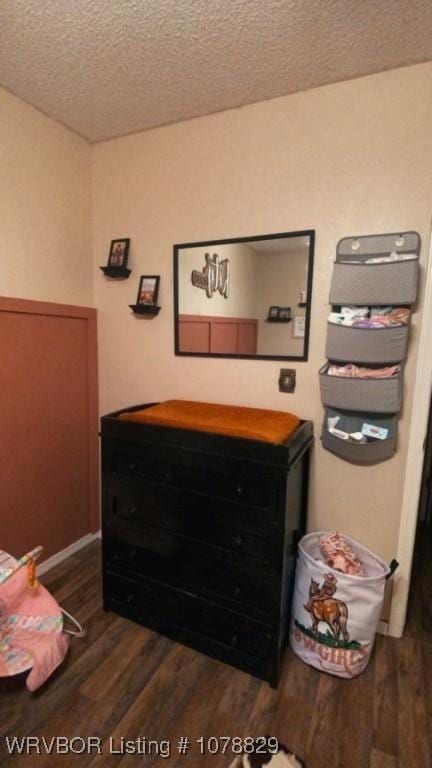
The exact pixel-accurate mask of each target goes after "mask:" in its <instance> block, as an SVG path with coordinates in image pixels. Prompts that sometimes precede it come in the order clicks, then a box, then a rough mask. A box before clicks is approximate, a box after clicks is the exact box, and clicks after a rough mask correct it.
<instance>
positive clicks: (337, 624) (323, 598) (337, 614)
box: [303, 573, 349, 643]
mask: <svg viewBox="0 0 432 768" xmlns="http://www.w3.org/2000/svg"><path fill="white" fill-rule="evenodd" d="M336 589H337V579H336V576H334V575H333V574H332V573H326V575H325V576H324V583H323V584H322V586H321V587H320V586H319V584H318V582H317V581H315V580H314V579H311V584H310V587H309V599H308V601H307V603H306V604H305V605H304V606H303V607H304V608H305V610H306V611H307V612H308V613H310V614H311V619H312V631H313V632H314V634H316V635H318V625H319V623H320V621H323V622H325V623H326V624H327V625H328V626H329V627H330V630H331V633H332V635H333V638H334V640H335V642H336V643H338V642H339V638H340V636H341V634H342V637H343V640H344V642H345V643H348V642H349V634H348V630H347V621H348V608H347V605H346V603H344V602H343V601H342V600H338V599H337V598H335V597H333V595H334V594H335V592H336Z"/></svg>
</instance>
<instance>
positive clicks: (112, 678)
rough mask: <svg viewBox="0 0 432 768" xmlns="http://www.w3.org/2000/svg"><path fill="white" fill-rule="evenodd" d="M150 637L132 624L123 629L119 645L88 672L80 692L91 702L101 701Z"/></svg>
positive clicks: (143, 630)
mask: <svg viewBox="0 0 432 768" xmlns="http://www.w3.org/2000/svg"><path fill="white" fill-rule="evenodd" d="M151 636H152V633H151V632H150V631H149V630H146V629H144V627H138V626H135V625H134V624H131V625H130V626H128V627H125V630H124V633H123V636H122V638H121V640H120V642H119V644H118V645H117V646H116V647H115V648H114V650H113V651H112V652H111V653H110V654H109V655H108V656H107V657H106V658H105V659H104V660H103V661H102V662H101V664H99V665H98V666H97V667H96V669H95V670H94V671H93V672H90V674H89V675H88V677H87V678H86V680H85V681H84V683H83V685H82V686H81V688H80V692H81V693H82V694H83V695H84V696H87V698H88V699H90V700H92V701H101V700H103V699H104V698H105V697H106V695H107V693H108V691H109V690H110V689H111V688H112V687H113V686H114V685H116V684H117V682H118V680H119V678H120V677H121V676H122V675H123V674H124V672H125V671H126V669H127V668H128V667H129V666H130V664H131V663H132V661H133V660H134V659H135V658H136V656H137V655H138V654H139V652H140V651H141V650H142V648H143V646H144V645H145V641H146V640H149V639H150V638H151Z"/></svg>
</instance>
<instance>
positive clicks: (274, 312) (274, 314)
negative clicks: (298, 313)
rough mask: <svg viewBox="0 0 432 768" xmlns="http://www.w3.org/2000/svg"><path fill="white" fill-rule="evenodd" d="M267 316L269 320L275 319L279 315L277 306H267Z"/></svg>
mask: <svg viewBox="0 0 432 768" xmlns="http://www.w3.org/2000/svg"><path fill="white" fill-rule="evenodd" d="M267 317H268V318H269V320H277V319H278V317H279V307H269V311H268V315H267Z"/></svg>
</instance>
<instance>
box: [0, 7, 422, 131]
mask: <svg viewBox="0 0 432 768" xmlns="http://www.w3.org/2000/svg"><path fill="white" fill-rule="evenodd" d="M430 59H432V4H431V0H207V1H206V0H0V84H2V85H3V86H4V87H6V88H7V89H8V90H10V91H11V92H12V93H15V94H16V95H17V96H20V97H21V98H23V99H24V100H26V101H28V102H29V103H30V104H33V105H34V106H35V107H38V108H39V109H40V110H42V111H43V112H45V113H46V114H48V115H50V116H51V117H53V118H55V119H57V120H59V121H60V122H62V123H63V124H65V125H67V126H69V127H70V128H72V129H73V130H75V131H76V132H77V133H79V134H81V135H82V136H84V137H86V138H88V139H90V140H91V141H100V140H102V139H107V138H111V137H114V136H120V135H122V134H126V133H131V132H134V131H140V130H143V129H146V128H152V127H154V126H157V125H163V124H166V123H172V122H177V121H180V120H185V119H188V118H191V117H196V116H199V115H205V114H209V113H211V112H217V111H221V110H224V109H229V108H232V107H237V106H241V105H244V104H248V103H251V102H255V101H262V100H264V99H269V98H273V97H276V96H282V95H284V94H288V93H293V92H295V91H300V90H306V89H308V88H312V87H315V86H318V85H323V84H325V83H331V82H336V81H339V80H347V79H349V78H353V77H358V76H361V75H364V74H369V73H372V72H379V71H382V70H385V69H393V68H396V67H400V66H405V65H408V64H414V63H417V62H421V61H427V60H430Z"/></svg>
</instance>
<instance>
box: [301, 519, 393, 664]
mask: <svg viewBox="0 0 432 768" xmlns="http://www.w3.org/2000/svg"><path fill="white" fill-rule="evenodd" d="M322 534H323V532H315V533H310V534H308V535H307V536H304V537H303V538H302V539H301V541H300V543H299V548H298V558H297V568H296V579H295V588H294V597H293V604H292V611H291V628H290V645H291V648H292V650H293V651H294V653H295V654H296V655H297V656H299V657H300V658H301V659H302V660H303V661H305V662H306V663H307V664H310V665H311V666H313V667H316V668H317V669H319V670H322V671H324V672H329V673H330V674H332V675H337V676H338V677H347V678H352V677H356V676H357V675H359V674H360V673H361V672H363V670H364V669H365V668H366V666H367V664H368V661H369V658H370V656H371V653H372V648H373V643H374V639H375V633H376V628H377V625H378V622H379V620H380V616H381V611H382V607H383V600H384V587H385V582H386V579H387V578H388V577H389V576H390V575H391V573H392V570H394V569H392V568H391V567H389V566H388V565H387V564H386V563H385V562H384V561H383V560H381V559H380V558H379V557H377V556H376V555H374V554H373V553H372V552H370V551H369V550H368V549H366V548H365V547H363V546H362V545H361V544H358V543H357V542H355V541H353V540H352V539H350V538H349V537H348V536H344V538H345V540H346V541H347V542H348V543H349V544H350V546H351V547H352V549H353V550H354V552H355V553H356V555H357V556H358V558H359V559H360V560H361V562H362V565H363V568H364V572H365V576H350V575H348V574H345V573H341V572H340V571H336V570H334V569H333V568H330V567H329V566H328V565H326V563H325V562H324V561H323V559H322V554H321V550H320V544H319V539H320V536H321V535H322ZM393 562H394V563H395V561H393ZM396 565H397V564H396ZM327 583H330V584H331V585H332V587H333V589H332V590H331V591H332V593H333V594H331V596H329V597H326V589H325V586H326V584H327Z"/></svg>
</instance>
